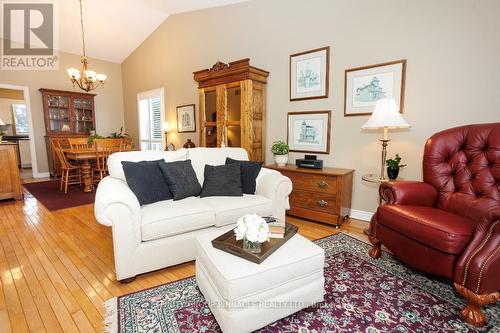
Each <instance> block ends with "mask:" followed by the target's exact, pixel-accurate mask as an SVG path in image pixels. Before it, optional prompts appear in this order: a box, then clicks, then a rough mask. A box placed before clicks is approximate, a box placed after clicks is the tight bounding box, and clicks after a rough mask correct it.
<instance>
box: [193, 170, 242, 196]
mask: <svg viewBox="0 0 500 333" xmlns="http://www.w3.org/2000/svg"><path fill="white" fill-rule="evenodd" d="M242 195H243V191H242V189H241V170H240V166H239V165H238V164H231V165H217V166H213V165H205V180H204V181H203V188H202V189H201V194H200V197H202V198H204V197H214V196H231V197H241V196H242Z"/></svg>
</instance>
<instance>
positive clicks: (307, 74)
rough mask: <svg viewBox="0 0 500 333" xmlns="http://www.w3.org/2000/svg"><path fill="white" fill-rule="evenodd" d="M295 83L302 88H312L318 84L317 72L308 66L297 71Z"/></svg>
mask: <svg viewBox="0 0 500 333" xmlns="http://www.w3.org/2000/svg"><path fill="white" fill-rule="evenodd" d="M297 84H298V86H299V87H302V88H312V87H316V86H319V84H320V82H319V74H318V73H317V72H316V71H313V70H311V69H309V68H306V69H305V70H302V71H300V72H299V75H298V77H297Z"/></svg>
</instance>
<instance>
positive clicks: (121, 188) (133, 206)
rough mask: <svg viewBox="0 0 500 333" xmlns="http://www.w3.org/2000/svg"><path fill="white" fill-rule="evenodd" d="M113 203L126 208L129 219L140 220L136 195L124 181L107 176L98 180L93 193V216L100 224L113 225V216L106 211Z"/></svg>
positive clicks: (139, 209)
mask: <svg viewBox="0 0 500 333" xmlns="http://www.w3.org/2000/svg"><path fill="white" fill-rule="evenodd" d="M113 205H119V206H121V208H124V209H127V210H128V211H129V215H130V218H131V219H133V220H135V219H139V221H140V216H141V206H140V205H139V201H138V200H137V197H136V196H135V195H134V193H133V192H132V190H131V189H130V188H129V187H128V185H127V183H126V182H125V181H123V180H121V179H118V178H113V177H109V176H108V177H105V178H104V179H102V180H101V181H100V182H99V185H98V186H97V190H96V194H95V204H94V210H95V217H96V219H97V221H98V222H99V223H100V224H102V225H105V226H108V227H111V226H113V222H114V220H115V217H114V216H113V215H110V214H109V213H108V209H109V208H110V207H111V206H113Z"/></svg>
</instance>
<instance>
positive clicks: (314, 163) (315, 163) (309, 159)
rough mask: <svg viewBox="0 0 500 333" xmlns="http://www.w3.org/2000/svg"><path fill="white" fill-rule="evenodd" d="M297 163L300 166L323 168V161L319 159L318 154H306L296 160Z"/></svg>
mask: <svg viewBox="0 0 500 333" xmlns="http://www.w3.org/2000/svg"><path fill="white" fill-rule="evenodd" d="M295 165H296V166H298V167H299V168H310V169H323V161H322V160H318V158H317V156H316V155H305V156H304V158H298V159H296V160H295Z"/></svg>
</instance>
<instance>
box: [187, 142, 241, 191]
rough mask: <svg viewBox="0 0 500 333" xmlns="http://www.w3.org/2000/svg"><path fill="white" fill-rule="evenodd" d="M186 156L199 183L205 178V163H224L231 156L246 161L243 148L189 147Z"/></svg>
mask: <svg viewBox="0 0 500 333" xmlns="http://www.w3.org/2000/svg"><path fill="white" fill-rule="evenodd" d="M187 151H188V154H187V158H188V159H190V160H191V163H192V164H193V169H194V172H195V173H196V177H197V178H198V182H199V183H200V185H202V184H203V181H204V179H205V165H207V164H208V165H224V164H226V157H231V158H233V159H235V160H244V161H248V154H247V151H246V150H245V149H243V148H233V147H231V148H229V147H226V148H203V147H200V148H191V149H187Z"/></svg>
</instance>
